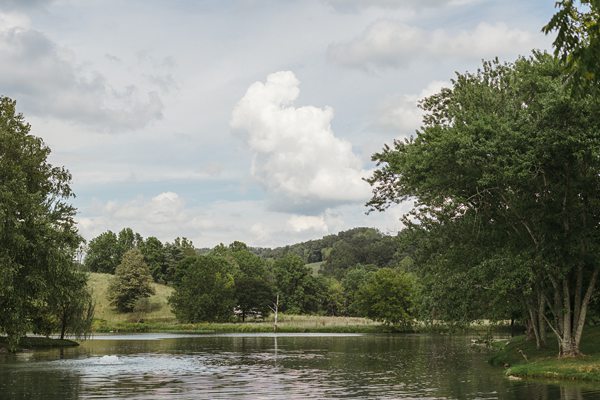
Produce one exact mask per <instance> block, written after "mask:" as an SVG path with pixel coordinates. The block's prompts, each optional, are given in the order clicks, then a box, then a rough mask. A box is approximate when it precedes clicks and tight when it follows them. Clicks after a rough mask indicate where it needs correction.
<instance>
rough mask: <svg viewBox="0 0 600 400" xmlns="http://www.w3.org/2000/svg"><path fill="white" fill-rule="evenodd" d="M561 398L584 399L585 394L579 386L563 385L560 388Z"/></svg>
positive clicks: (562, 399) (570, 399)
mask: <svg viewBox="0 0 600 400" xmlns="http://www.w3.org/2000/svg"><path fill="white" fill-rule="evenodd" d="M560 399H561V400H583V394H582V392H581V389H580V388H578V387H568V386H567V387H564V386H563V387H561V388H560Z"/></svg>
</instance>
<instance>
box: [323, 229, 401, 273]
mask: <svg viewBox="0 0 600 400" xmlns="http://www.w3.org/2000/svg"><path fill="white" fill-rule="evenodd" d="M396 249H397V243H396V240H395V238H394V237H391V236H385V235H383V234H382V233H381V232H379V231H378V230H376V229H372V228H354V229H350V230H348V231H345V232H340V233H339V234H338V240H337V241H336V242H335V243H334V244H333V246H332V248H331V251H330V252H329V254H328V255H327V257H326V259H325V264H324V265H323V269H324V271H325V272H326V273H327V274H329V275H332V276H335V277H337V278H340V277H341V276H342V275H343V273H344V271H346V270H347V269H348V268H350V267H353V266H355V265H357V264H374V265H378V266H380V267H386V266H390V265H392V264H393V263H394V261H395V259H394V256H395V253H396Z"/></svg>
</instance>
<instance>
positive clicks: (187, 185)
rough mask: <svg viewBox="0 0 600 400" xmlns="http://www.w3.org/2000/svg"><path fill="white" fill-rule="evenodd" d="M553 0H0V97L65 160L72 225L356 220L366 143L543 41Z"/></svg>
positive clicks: (282, 233)
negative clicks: (427, 101)
mask: <svg viewBox="0 0 600 400" xmlns="http://www.w3.org/2000/svg"><path fill="white" fill-rule="evenodd" d="M553 4H554V0H504V1H494V0H303V1H300V0H298V1H283V0H239V1H221V0H214V1H209V0H205V1H200V0H198V1H193V0H169V1H167V0H162V1H159V0H137V1H136V0H131V1H122V0H114V1H113V0H55V1H51V0H0V60H1V61H0V94H2V95H6V96H9V97H12V98H14V99H16V100H17V105H18V109H19V111H21V112H22V113H23V114H24V115H25V118H26V119H27V121H29V122H30V123H31V125H32V133H33V134H35V135H37V136H40V137H42V138H43V139H44V140H45V141H46V143H47V144H48V145H49V146H50V147H51V149H52V151H53V153H52V156H51V161H52V163H54V164H58V165H64V166H66V167H67V168H68V169H69V170H70V171H71V173H72V175H73V184H72V187H73V189H74V191H75V193H76V194H77V198H76V199H75V200H74V202H75V205H76V206H77V208H78V209H79V214H78V221H79V229H80V232H81V233H82V234H83V236H84V237H86V238H87V239H91V238H93V237H94V236H96V235H97V234H99V233H101V232H103V231H105V230H108V229H110V230H113V231H118V230H120V229H121V228H122V227H125V226H130V227H132V228H133V229H134V230H136V231H138V232H140V233H141V234H142V235H144V236H151V235H152V236H157V237H158V238H159V239H161V240H166V241H171V240H172V239H174V238H175V237H177V236H186V237H188V238H190V239H192V240H193V242H194V244H195V245H196V246H197V247H205V246H206V247H212V246H214V245H215V244H218V243H219V242H223V243H230V242H232V241H233V240H242V241H244V242H246V243H248V244H250V245H253V246H278V245H284V244H291V243H295V242H297V241H301V240H307V239H313V238H319V237H321V236H323V235H325V234H329V233H336V232H338V231H340V230H345V229H349V228H352V227H356V226H373V227H377V228H379V229H380V230H382V231H383V232H385V233H393V232H395V231H397V230H398V229H400V227H401V226H400V224H399V221H398V220H399V217H400V215H401V214H402V213H403V212H404V211H406V209H407V208H408V207H409V205H403V206H398V207H396V208H395V209H392V210H389V211H388V212H386V213H372V214H369V215H366V214H365V211H366V208H365V206H364V203H365V202H366V201H367V200H368V199H369V197H370V188H369V186H368V185H367V184H366V183H364V181H363V180H362V178H363V177H365V176H368V175H369V171H370V170H371V169H372V168H373V167H374V166H373V164H372V163H371V161H370V157H371V154H372V153H373V152H376V151H378V150H380V149H381V148H382V146H383V144H384V143H391V142H392V141H393V139H394V138H400V137H406V136H409V135H411V134H413V133H414V131H415V129H417V128H418V126H419V122H420V117H421V116H420V113H419V111H418V109H417V108H416V101H417V100H418V99H419V98H421V97H423V96H426V95H428V94H432V93H435V92H436V91H437V90H439V88H441V87H443V86H444V85H447V83H446V82H449V81H450V79H452V77H453V75H454V71H467V70H470V71H473V70H475V69H476V68H477V66H478V65H479V63H480V61H481V59H482V58H492V57H495V56H498V57H499V58H500V59H502V60H507V61H510V60H513V59H514V58H515V57H517V56H518V55H526V54H528V53H529V52H530V50H531V49H533V48H540V49H549V48H550V46H551V38H548V37H545V36H544V35H543V34H542V33H540V29H541V27H542V26H543V25H544V24H545V23H546V22H547V21H548V19H549V18H550V16H551V15H552V14H553V12H554V8H553Z"/></svg>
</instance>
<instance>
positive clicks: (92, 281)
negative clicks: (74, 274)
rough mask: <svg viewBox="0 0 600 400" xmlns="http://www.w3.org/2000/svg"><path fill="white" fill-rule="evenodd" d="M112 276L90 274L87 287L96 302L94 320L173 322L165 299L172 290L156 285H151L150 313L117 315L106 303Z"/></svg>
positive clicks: (173, 318)
mask: <svg viewBox="0 0 600 400" xmlns="http://www.w3.org/2000/svg"><path fill="white" fill-rule="evenodd" d="M112 277H113V276H112V275H110V274H99V273H94V272H92V273H90V277H89V280H88V285H89V286H90V288H91V289H92V295H93V296H94V300H95V301H96V309H95V319H97V320H105V321H110V322H124V321H129V322H136V321H139V320H141V319H143V320H144V321H162V322H169V321H175V315H173V312H172V311H171V307H170V306H169V304H168V302H167V299H168V298H169V296H170V295H171V293H172V292H173V288H171V287H169V286H165V285H160V284H158V283H153V284H152V286H154V290H155V292H156V293H155V294H154V295H152V296H151V297H150V299H149V300H150V312H148V313H144V314H143V315H142V314H140V313H118V312H116V311H115V310H114V309H113V308H112V307H111V306H110V303H109V301H108V296H107V294H108V285H109V282H110V279H111V278H112Z"/></svg>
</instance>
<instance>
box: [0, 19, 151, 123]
mask: <svg viewBox="0 0 600 400" xmlns="http://www.w3.org/2000/svg"><path fill="white" fill-rule="evenodd" d="M0 22H2V24H0V59H1V60H2V63H0V87H2V90H3V94H4V95H8V96H10V97H13V98H15V99H17V101H18V102H19V105H20V106H21V107H22V108H23V109H25V110H26V111H27V112H28V113H31V114H33V115H37V116H41V117H53V118H57V119H63V120H67V121H70V122H75V123H79V124H83V125H86V126H90V127H94V128H96V129H99V130H103V131H117V130H132V129H139V128H142V127H144V126H146V125H147V124H148V123H149V122H151V121H153V120H156V119H160V118H161V117H162V109H163V104H162V101H161V99H160V97H159V95H158V94H157V93H156V92H154V91H149V92H144V91H142V90H140V89H139V88H138V87H136V86H134V85H130V86H128V87H125V88H119V89H115V88H113V87H112V86H111V85H110V83H109V82H108V81H107V79H106V78H105V77H104V76H103V75H101V74H99V73H97V72H93V71H88V70H86V69H85V68H83V67H81V66H78V65H77V64H76V63H75V62H74V61H73V58H74V57H73V56H72V54H70V53H69V52H68V51H67V50H65V49H63V48H61V47H60V46H58V45H57V44H56V43H55V42H53V41H52V40H51V39H50V38H49V37H48V36H46V35H45V34H44V33H42V32H40V31H37V30H35V29H32V28H30V27H29V21H28V20H27V19H26V18H25V17H22V16H19V14H14V13H13V14H8V13H6V14H4V13H2V14H0Z"/></svg>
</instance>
